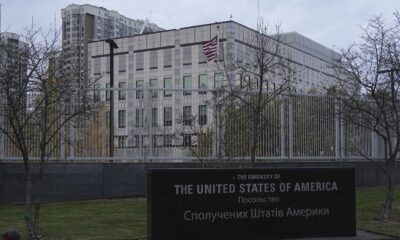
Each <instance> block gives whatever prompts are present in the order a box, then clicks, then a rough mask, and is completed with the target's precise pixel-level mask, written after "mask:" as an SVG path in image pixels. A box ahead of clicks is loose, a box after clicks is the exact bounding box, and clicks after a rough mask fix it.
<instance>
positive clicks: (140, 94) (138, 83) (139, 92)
mask: <svg viewBox="0 0 400 240" xmlns="http://www.w3.org/2000/svg"><path fill="white" fill-rule="evenodd" d="M143 87H144V82H143V80H138V81H136V88H139V89H140V88H143ZM143 95H144V94H143V90H136V99H140V98H143Z"/></svg>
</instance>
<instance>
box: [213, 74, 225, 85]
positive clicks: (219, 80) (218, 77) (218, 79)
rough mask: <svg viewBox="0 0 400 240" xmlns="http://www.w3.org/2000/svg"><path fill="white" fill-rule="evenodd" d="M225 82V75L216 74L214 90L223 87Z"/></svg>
mask: <svg viewBox="0 0 400 240" xmlns="http://www.w3.org/2000/svg"><path fill="white" fill-rule="evenodd" d="M223 81H224V74H223V73H216V74H214V88H219V87H221V86H222V84H223Z"/></svg>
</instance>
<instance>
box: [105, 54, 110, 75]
mask: <svg viewBox="0 0 400 240" xmlns="http://www.w3.org/2000/svg"><path fill="white" fill-rule="evenodd" d="M105 59H106V73H110V57H106V58H105Z"/></svg>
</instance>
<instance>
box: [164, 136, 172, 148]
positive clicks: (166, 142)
mask: <svg viewBox="0 0 400 240" xmlns="http://www.w3.org/2000/svg"><path fill="white" fill-rule="evenodd" d="M173 136H174V135H172V134H166V135H164V147H172V139H173Z"/></svg>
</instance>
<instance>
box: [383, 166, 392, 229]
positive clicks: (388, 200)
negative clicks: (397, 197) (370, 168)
mask: <svg viewBox="0 0 400 240" xmlns="http://www.w3.org/2000/svg"><path fill="white" fill-rule="evenodd" d="M388 161H389V162H388V163H387V165H386V195H385V201H384V203H383V206H382V221H384V222H386V221H389V220H390V218H391V213H392V208H393V200H394V185H393V169H394V166H395V165H394V160H392V159H389V160H388Z"/></svg>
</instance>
